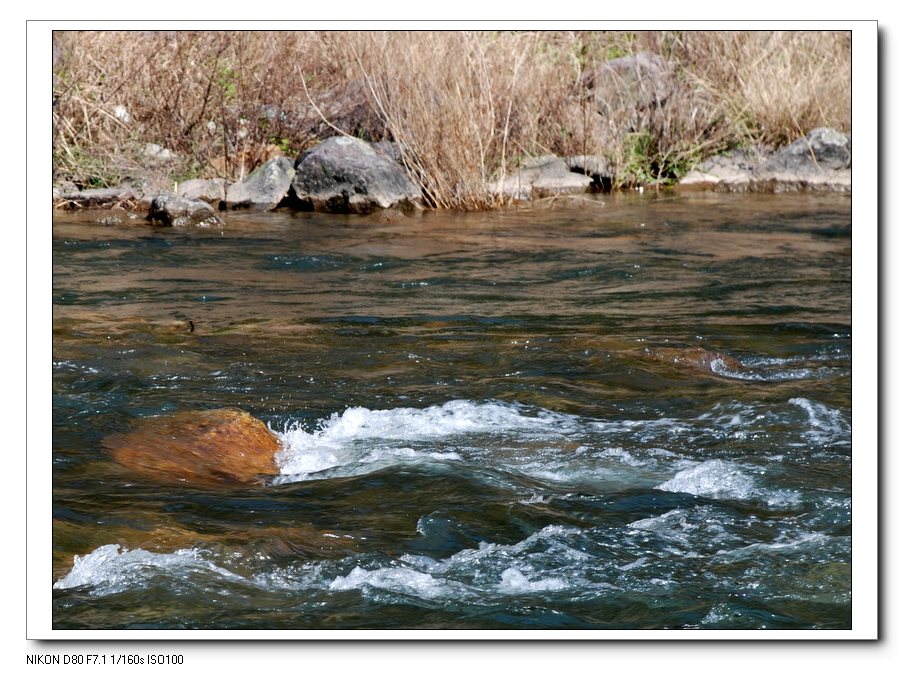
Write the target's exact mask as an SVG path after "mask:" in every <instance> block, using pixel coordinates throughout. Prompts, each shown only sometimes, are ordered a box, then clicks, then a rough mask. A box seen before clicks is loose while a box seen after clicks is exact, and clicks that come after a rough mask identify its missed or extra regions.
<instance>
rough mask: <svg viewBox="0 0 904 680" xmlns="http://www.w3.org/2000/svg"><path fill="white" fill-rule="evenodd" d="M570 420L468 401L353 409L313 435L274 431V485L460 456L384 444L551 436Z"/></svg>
mask: <svg viewBox="0 0 904 680" xmlns="http://www.w3.org/2000/svg"><path fill="white" fill-rule="evenodd" d="M572 420H573V419H572V418H571V417H569V416H564V415H562V414H556V413H553V412H551V411H541V412H540V413H539V414H538V415H535V416H529V415H524V414H522V413H521V412H520V411H519V410H518V408H517V407H515V406H511V405H507V404H502V403H497V402H490V403H476V402H472V401H467V400H455V401H450V402H447V403H445V404H441V405H436V406H428V407H426V408H421V409H418V408H394V409H386V410H373V409H368V408H364V407H360V406H356V407H352V408H349V409H346V410H345V411H344V412H343V413H342V414H338V413H334V414H333V415H332V416H330V417H329V418H327V419H325V420H323V421H321V422H320V423H319V424H318V426H317V428H316V429H315V430H313V431H310V432H309V431H307V430H304V429H302V428H301V427H299V426H297V425H295V426H290V427H287V428H286V430H285V431H284V432H282V433H278V434H279V436H280V438H281V439H282V442H283V450H282V451H281V452H280V453H279V454H277V464H278V465H279V468H280V473H281V475H282V476H283V477H282V478H278V479H277V480H276V481H277V483H279V482H285V481H293V480H294V479H297V478H298V477H299V476H304V475H308V474H311V473H314V472H320V471H323V470H327V469H329V468H334V467H337V466H343V465H349V464H359V463H362V464H373V463H378V464H384V465H388V464H392V463H393V462H395V461H398V460H400V459H408V460H411V459H414V458H419V457H429V458H432V459H435V460H456V459H458V458H459V455H458V454H457V453H456V452H454V451H436V450H430V451H417V450H415V449H414V448H412V447H411V446H401V447H400V446H391V445H387V444H390V443H392V442H404V443H406V444H417V443H431V442H436V441H437V440H442V441H445V440H447V439H448V438H450V437H457V436H461V435H471V434H481V433H493V434H499V433H506V432H508V433H511V432H516V431H517V432H522V433H533V434H536V433H538V432H539V433H554V432H560V431H561V430H562V428H563V426H567V424H568V423H569V422H570V421H572ZM377 467H379V465H378V466H377ZM370 469H373V466H371V468H370Z"/></svg>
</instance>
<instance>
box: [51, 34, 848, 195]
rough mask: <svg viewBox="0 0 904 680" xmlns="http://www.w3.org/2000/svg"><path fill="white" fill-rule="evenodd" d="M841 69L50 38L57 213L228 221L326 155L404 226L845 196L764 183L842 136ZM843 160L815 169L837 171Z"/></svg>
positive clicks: (722, 46) (482, 43)
mask: <svg viewBox="0 0 904 680" xmlns="http://www.w3.org/2000/svg"><path fill="white" fill-rule="evenodd" d="M850 63H851V54H850V34H849V33H848V32H715V31H707V32H696V31H665V32H663V31H643V32H609V31H604V32H592V31H589V32H588V31H533V32H456V31H450V32H279V33H270V32H260V31H258V32H128V33H124V32H71V33H68V32H64V33H57V34H55V35H54V186H55V187H56V191H55V196H54V198H55V201H56V202H57V204H58V205H59V207H78V206H95V205H109V204H117V203H119V204H124V203H125V202H136V203H141V202H144V203H146V204H149V203H150V201H151V200H152V199H153V197H154V196H155V195H158V194H159V193H161V192H162V191H173V189H174V187H175V188H176V191H177V192H178V188H179V187H183V188H185V187H186V185H188V187H189V188H190V189H191V191H190V192H189V193H191V192H202V191H203V192H206V195H204V196H201V195H198V196H197V198H199V199H201V200H205V202H207V203H210V204H212V205H216V206H217V207H219V204H220V203H221V202H222V203H225V204H226V205H225V207H230V208H231V207H234V204H241V203H242V201H243V200H246V199H236V200H235V201H231V200H230V198H229V196H228V195H227V194H228V192H229V190H230V188H231V187H235V186H236V185H242V183H244V182H246V181H247V180H248V179H249V176H250V175H252V174H253V173H254V172H255V171H258V172H260V169H261V168H262V167H263V166H265V165H266V164H267V163H268V162H271V161H273V160H274V159H277V158H282V159H284V160H282V161H279V165H281V166H283V170H282V172H283V174H291V172H292V171H295V170H297V168H298V165H299V160H300V157H301V156H302V155H305V154H308V153H310V152H312V151H313V150H314V149H317V148H318V147H319V146H320V145H321V144H324V143H327V142H328V140H329V139H331V138H340V139H358V140H361V141H362V142H365V143H368V144H370V145H372V146H373V148H375V149H377V150H378V151H379V152H380V153H381V154H382V155H384V156H386V157H387V158H388V160H389V161H390V162H392V163H395V164H397V165H399V166H400V167H401V168H402V170H403V173H404V181H402V180H399V182H397V184H398V186H397V187H396V188H397V189H400V187H401V186H402V185H403V184H405V183H410V184H411V185H413V186H414V187H416V190H415V192H414V193H412V192H411V191H409V188H410V187H405V188H404V189H403V190H402V194H403V195H404V196H405V200H407V201H408V202H409V204H411V205H409V206H408V207H412V206H413V204H414V203H417V204H419V205H420V206H421V207H425V208H441V209H442V208H455V209H487V208H492V207H498V206H501V205H507V204H510V203H512V202H514V201H525V200H531V199H534V198H538V197H544V196H550V195H557V194H558V193H561V192H573V191H580V192H584V191H591V192H592V191H608V190H619V189H635V188H638V189H640V188H642V189H644V190H650V189H651V188H660V187H663V186H668V185H672V184H675V183H678V182H682V181H683V182H684V184H685V186H690V185H692V184H694V183H696V185H697V186H700V185H704V186H709V187H711V188H716V189H718V190H722V189H725V190H739V189H741V188H743V189H745V190H757V191H763V190H788V189H795V190H800V189H804V190H809V189H812V188H819V189H820V190H824V189H827V188H830V189H833V190H846V189H845V186H847V187H848V188H849V184H850V183H849V180H848V181H847V184H846V185H845V181H844V177H843V176H842V177H840V178H839V177H832V178H830V179H829V180H828V181H826V178H825V177H822V176H821V175H822V174H824V173H823V172H822V170H823V169H824V168H823V164H822V163H820V162H819V161H818V159H816V158H815V157H813V158H812V160H814V161H816V166H817V168H816V170H817V172H815V173H814V172H809V173H808V176H807V177H806V178H804V179H803V180H801V179H799V178H791V179H788V178H787V177H785V176H784V175H783V173H784V174H787V173H785V169H784V168H782V167H780V166H776V167H773V168H771V169H770V168H769V166H765V167H760V166H762V165H763V162H765V161H766V160H767V159H768V158H769V157H771V155H772V154H773V153H774V152H776V151H777V150H779V149H782V148H783V147H786V146H788V145H789V144H793V143H794V142H795V141H797V140H799V139H801V138H804V137H806V136H807V135H808V134H809V133H810V132H811V131H813V130H815V129H819V128H831V129H833V130H835V131H836V132H837V133H839V134H842V135H846V134H849V132H850V103H851V94H850ZM842 146H844V144H842ZM847 150H848V159H847V161H848V165H847V168H844V167H841V168H838V167H834V166H833V167H831V168H829V170H831V171H833V172H834V171H836V170H841V171H842V174H843V171H844V170H848V171H849V156H850V154H849V151H850V143H849V138H848V142H847ZM726 153H728V154H729V156H728V157H727V160H724V159H723V160H719V161H712V162H710V160H709V159H712V158H723V157H724V154H726ZM707 163H709V165H707ZM269 167H270V168H273V164H271V166H269ZM695 168H696V169H697V174H695V172H694V169H695ZM726 168H727V169H728V170H729V171H730V172H729V173H728V174H730V175H731V176H730V177H728V176H726V173H725V172H723V171H724V170H726ZM744 171H749V176H748V177H746V179H740V180H739V178H738V174H739V173H741V174H742V175H743V172H744ZM572 175H578V176H572ZM701 175H702V176H701ZM588 178H589V180H588ZM713 178H715V180H714V179H713ZM197 180H212V181H211V182H207V183H204V184H203V185H198V183H197ZM291 181H292V180H291V179H290V182H291ZM114 187H118V188H120V190H119V191H118V192H110V191H109V190H110V189H111V188H114ZM126 187H127V188H128V190H126V189H125V188H126ZM296 193H297V192H296ZM360 193H361V192H354V191H353V192H352V193H351V194H350V196H351V195H354V194H358V195H360ZM285 195H288V192H287V194H285ZM412 196H415V197H416V199H417V200H416V201H413V200H412V199H411V197H412ZM186 197H188V194H186ZM300 200H301V202H302V203H304V202H305V201H307V202H308V203H309V204H310V206H311V209H323V208H324V207H325V206H324V205H322V201H320V199H317V198H315V197H312V196H307V197H306V198H305V197H300ZM324 200H326V199H324ZM383 202H385V201H383ZM334 203H335V201H334ZM377 203H380V201H377ZM318 205H320V207H317V206H318ZM303 207H304V206H303V205H302V208H303ZM381 207H385V206H382V205H381ZM329 209H330V210H336V208H335V206H334V207H331V208H329ZM359 209H360V210H363V209H364V207H362V206H358V207H355V208H350V210H351V211H352V212H356V211H359Z"/></svg>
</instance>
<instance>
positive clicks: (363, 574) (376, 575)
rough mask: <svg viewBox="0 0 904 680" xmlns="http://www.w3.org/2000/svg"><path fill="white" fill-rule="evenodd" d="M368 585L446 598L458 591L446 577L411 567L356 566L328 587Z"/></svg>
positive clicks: (410, 593)
mask: <svg viewBox="0 0 904 680" xmlns="http://www.w3.org/2000/svg"><path fill="white" fill-rule="evenodd" d="M365 587H372V588H379V589H380V590H388V591H391V592H401V593H406V594H409V595H417V596H418V597H423V598H426V599H434V598H438V597H446V596H449V595H451V594H453V592H454V591H455V588H454V587H453V584H451V583H449V582H448V581H447V580H446V579H443V578H435V577H433V576H432V575H430V574H427V573H424V572H422V571H418V570H416V569H410V568H408V567H384V568H381V569H374V570H370V571H369V570H367V569H362V568H361V567H355V568H354V569H352V570H351V571H350V572H349V574H348V576H337V577H336V578H335V579H333V581H332V582H331V583H330V586H329V589H330V590H332V591H342V590H362V589H364V588H365Z"/></svg>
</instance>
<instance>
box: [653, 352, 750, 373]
mask: <svg viewBox="0 0 904 680" xmlns="http://www.w3.org/2000/svg"><path fill="white" fill-rule="evenodd" d="M645 354H646V356H648V357H649V358H650V359H653V360H654V361H660V362H663V363H667V364H672V365H673V366H677V367H679V368H686V369H691V370H697V371H706V372H708V373H718V372H719V369H723V370H724V369H728V370H729V371H739V370H741V369H742V368H743V366H741V364H740V362H738V361H737V360H736V359H734V358H732V357H730V356H728V355H727V354H722V353H720V352H714V351H712V350H708V349H703V348H702V347H660V348H656V349H647V350H646V352H645Z"/></svg>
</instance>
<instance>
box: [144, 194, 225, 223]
mask: <svg viewBox="0 0 904 680" xmlns="http://www.w3.org/2000/svg"><path fill="white" fill-rule="evenodd" d="M148 219H149V220H150V221H151V222H159V223H161V224H163V225H165V226H168V227H211V226H218V225H221V224H223V220H221V219H220V218H219V217H218V216H217V214H216V213H215V212H214V210H213V208H211V207H210V206H209V205H208V204H207V203H205V202H204V201H198V200H193V199H190V198H185V197H184V196H178V195H176V194H171V193H165V194H159V195H157V196H155V197H154V199H153V200H152V201H151V209H150V211H149V212H148Z"/></svg>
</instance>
